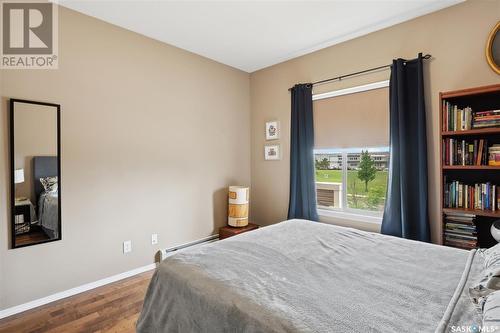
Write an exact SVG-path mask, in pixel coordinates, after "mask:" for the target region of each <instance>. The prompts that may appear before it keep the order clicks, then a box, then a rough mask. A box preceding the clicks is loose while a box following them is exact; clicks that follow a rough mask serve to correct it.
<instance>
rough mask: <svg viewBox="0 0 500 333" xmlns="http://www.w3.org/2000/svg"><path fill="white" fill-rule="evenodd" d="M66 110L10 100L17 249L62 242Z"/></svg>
mask: <svg viewBox="0 0 500 333" xmlns="http://www.w3.org/2000/svg"><path fill="white" fill-rule="evenodd" d="M60 110H61V107H60V105H58V104H51V103H42V102H35V101H26V100H19V99H11V100H10V160H11V161H10V162H11V212H12V218H11V235H12V243H11V244H12V248H18V247H24V246H29V245H35V244H40V243H46V242H51V241H55V240H60V239H61V197H60V195H59V191H60V188H61V163H60V151H61V149H60V124H59V120H60Z"/></svg>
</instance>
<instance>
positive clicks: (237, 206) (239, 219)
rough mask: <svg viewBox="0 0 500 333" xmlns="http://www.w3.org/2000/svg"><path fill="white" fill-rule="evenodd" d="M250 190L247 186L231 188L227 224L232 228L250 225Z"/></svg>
mask: <svg viewBox="0 0 500 333" xmlns="http://www.w3.org/2000/svg"><path fill="white" fill-rule="evenodd" d="M249 192H250V191H249V188H248V187H245V186H229V206H228V207H229V209H228V210H229V211H228V217H227V224H229V225H230V226H231V227H245V226H247V225H248V199H249Z"/></svg>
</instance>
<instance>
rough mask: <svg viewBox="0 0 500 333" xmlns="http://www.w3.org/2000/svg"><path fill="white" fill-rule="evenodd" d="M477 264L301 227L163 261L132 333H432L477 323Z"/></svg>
mask: <svg viewBox="0 0 500 333" xmlns="http://www.w3.org/2000/svg"><path fill="white" fill-rule="evenodd" d="M481 266H482V258H481V257H480V255H479V254H478V255H475V251H471V252H467V251H463V250H458V249H452V248H447V247H443V246H437V245H432V244H426V243H421V242H414V241H408V240H403V239H399V238H395V237H389V236H383V235H380V234H375V233H367V232H363V231H359V230H355V229H350V228H342V227H335V226H331V225H325V224H321V223H315V222H311V221H304V220H291V221H286V222H282V223H279V224H276V225H272V226H269V227H265V228H261V229H259V230H256V231H252V232H249V233H245V234H242V235H240V236H235V237H232V238H229V239H226V240H223V241H219V242H215V243H212V244H207V245H204V246H200V247H198V248H194V249H191V250H186V251H184V252H181V253H178V254H175V255H173V256H171V257H170V258H167V259H166V260H164V261H163V262H162V263H161V264H160V266H159V268H158V269H157V271H156V272H155V274H154V276H153V278H152V281H151V284H150V286H149V289H148V292H147V295H146V299H145V303H144V308H143V310H142V313H141V316H140V318H139V321H138V323H137V330H138V332H142V333H144V332H363V333H364V332H384V333H387V332H434V331H438V332H439V331H448V330H449V329H450V327H451V325H471V324H473V323H480V318H479V317H478V316H477V314H476V313H475V310H474V307H473V305H472V303H471V302H470V301H469V299H468V296H467V293H466V292H465V290H466V289H467V286H468V284H470V281H471V280H472V279H474V278H475V277H477V276H478V274H479V270H480V268H481Z"/></svg>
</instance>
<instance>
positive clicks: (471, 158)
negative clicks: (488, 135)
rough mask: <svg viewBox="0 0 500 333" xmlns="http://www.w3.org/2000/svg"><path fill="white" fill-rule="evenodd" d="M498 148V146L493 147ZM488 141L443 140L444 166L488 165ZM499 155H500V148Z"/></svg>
mask: <svg viewBox="0 0 500 333" xmlns="http://www.w3.org/2000/svg"><path fill="white" fill-rule="evenodd" d="M493 146H496V145H493ZM487 147H488V141H487V140H484V139H481V140H471V141H465V140H457V139H443V149H442V152H443V164H444V165H487V163H488V154H487V151H488V149H487ZM498 149H499V153H500V147H499V148H498ZM490 159H491V151H490ZM499 160H500V155H499Z"/></svg>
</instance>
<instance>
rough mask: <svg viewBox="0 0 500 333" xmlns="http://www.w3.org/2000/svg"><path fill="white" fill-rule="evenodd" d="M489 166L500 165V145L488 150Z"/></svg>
mask: <svg viewBox="0 0 500 333" xmlns="http://www.w3.org/2000/svg"><path fill="white" fill-rule="evenodd" d="M488 156H489V157H488V165H493V166H499V165H500V145H499V144H494V145H493V146H491V147H490V148H489V149H488Z"/></svg>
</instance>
